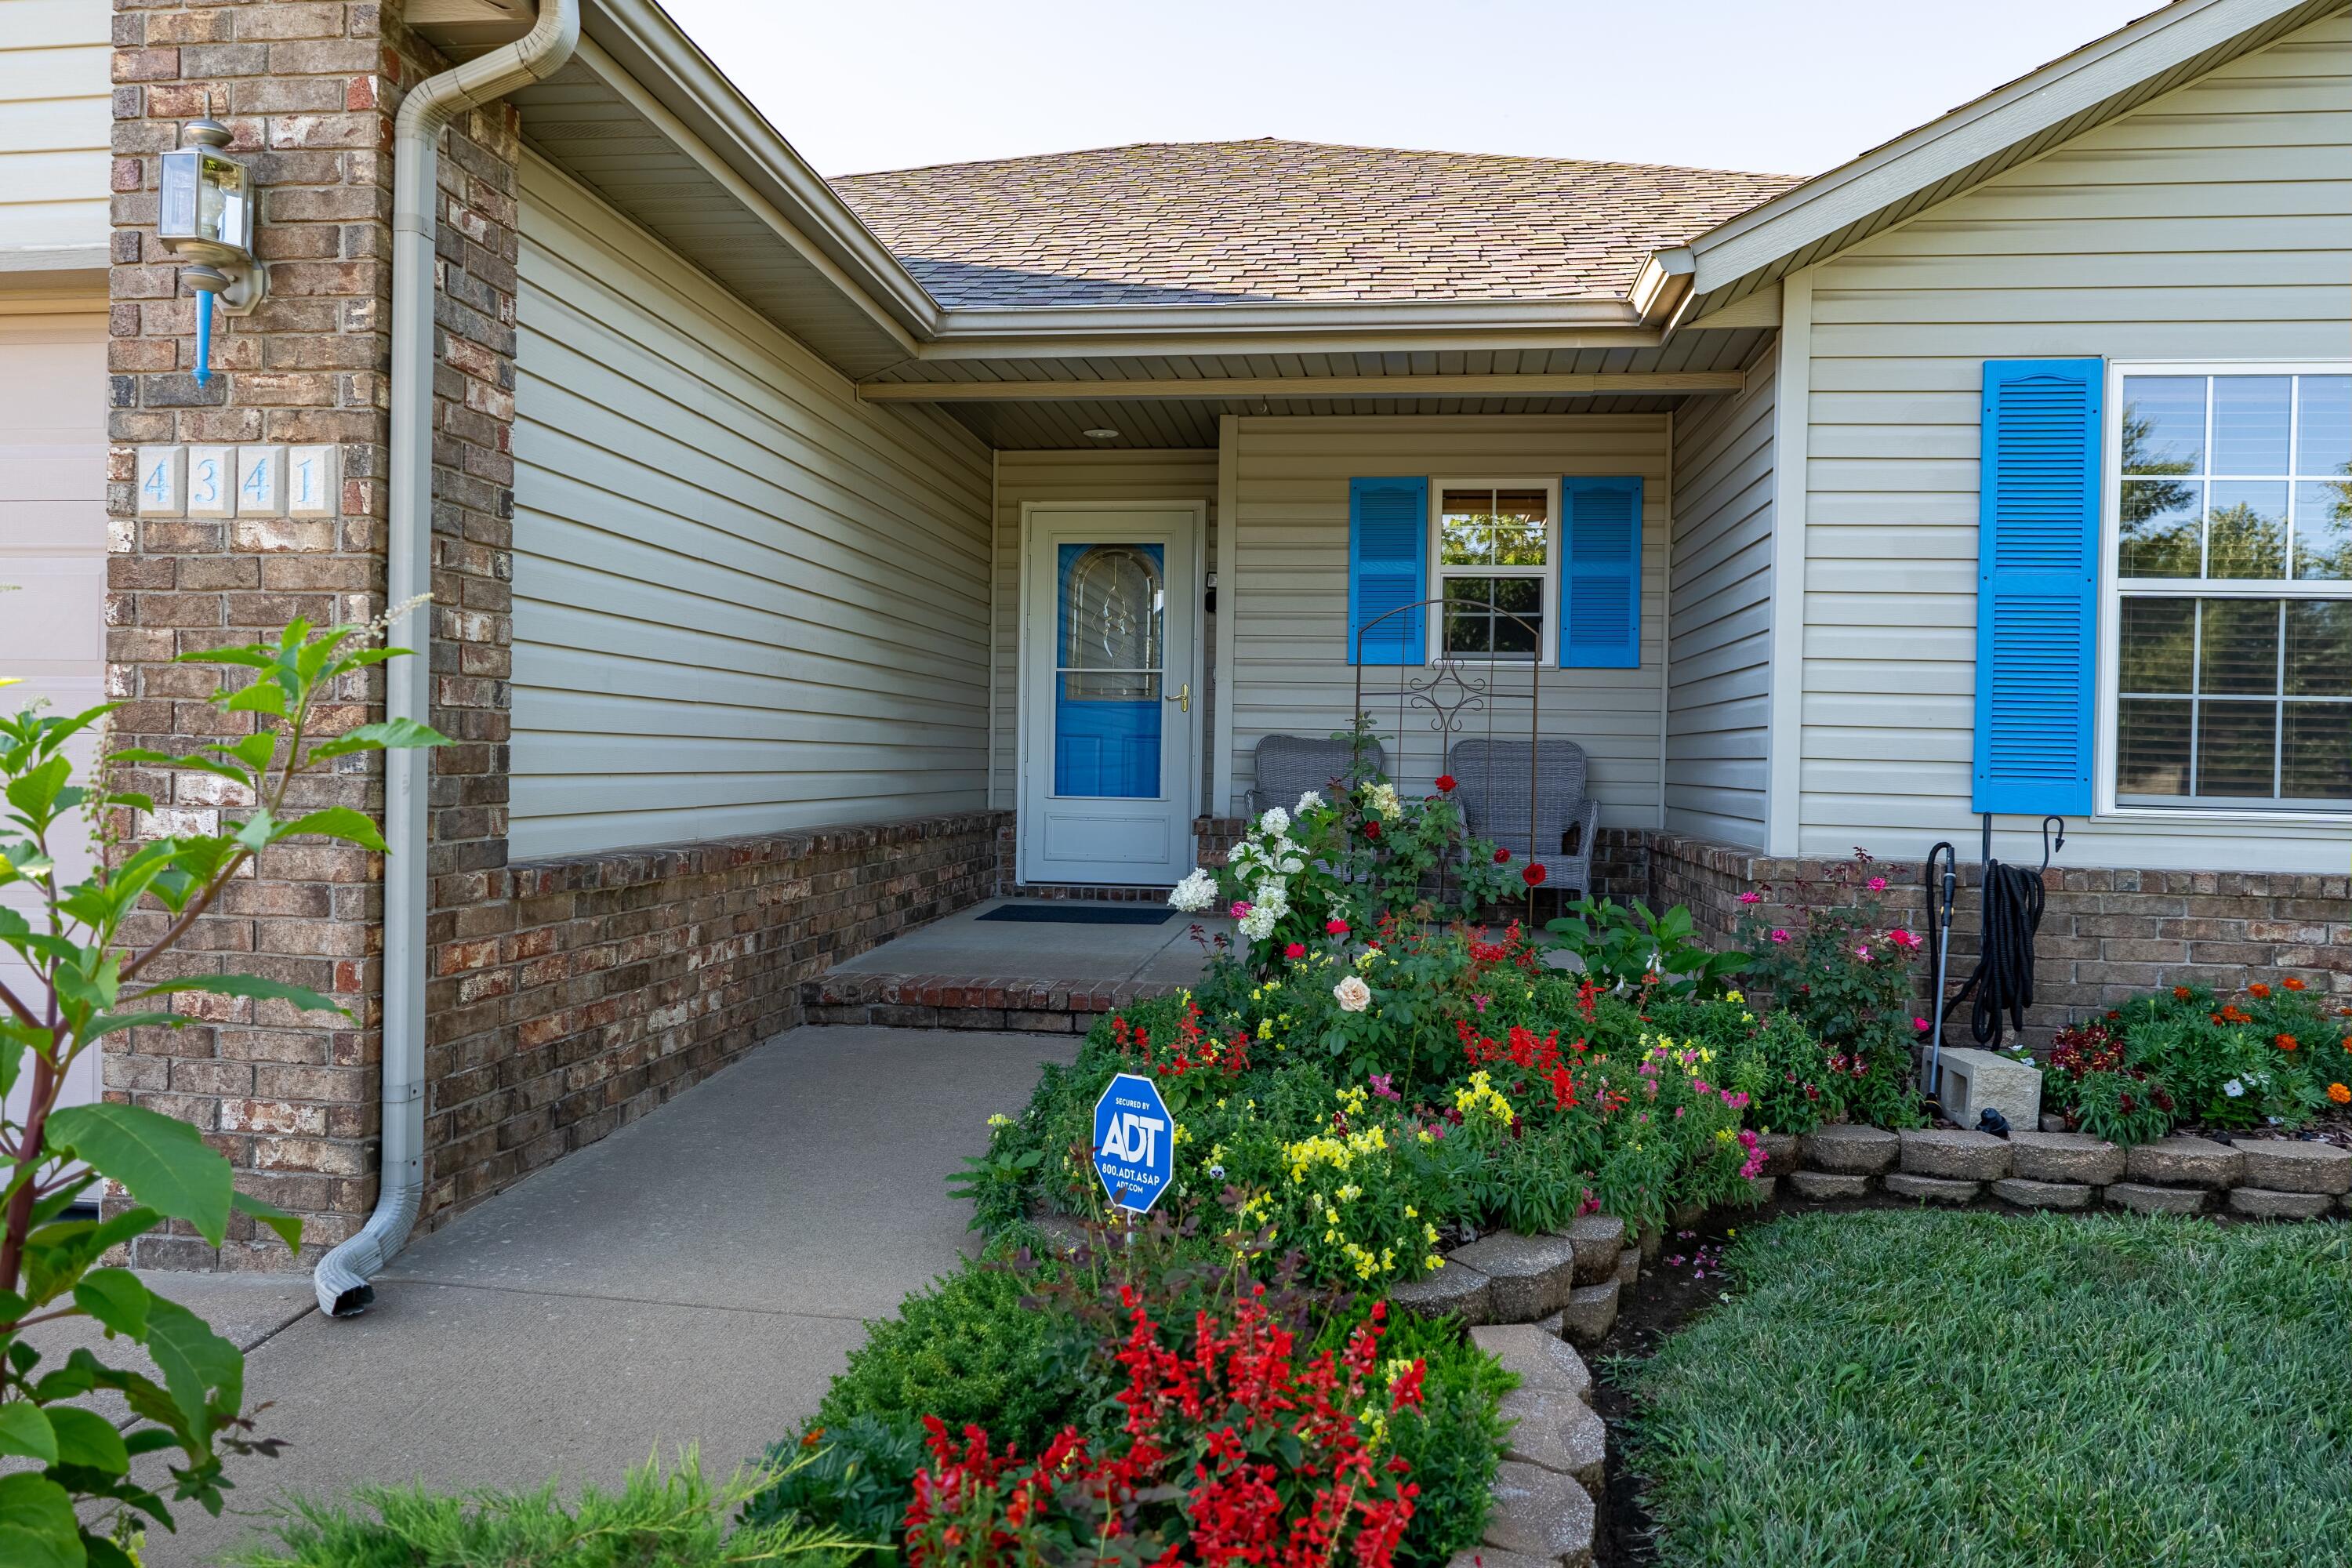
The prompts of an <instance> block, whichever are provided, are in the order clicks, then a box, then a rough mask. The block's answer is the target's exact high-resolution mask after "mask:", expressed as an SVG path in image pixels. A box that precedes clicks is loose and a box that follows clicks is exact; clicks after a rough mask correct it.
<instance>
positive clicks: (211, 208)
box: [155, 120, 269, 383]
mask: <svg viewBox="0 0 2352 1568" xmlns="http://www.w3.org/2000/svg"><path fill="white" fill-rule="evenodd" d="M180 140H181V142H184V145H183V146H180V147H177V148H174V149H173V151H171V152H169V153H164V154H163V199H162V203H161V205H160V206H159V207H158V209H157V213H156V220H155V237H156V238H157V239H158V240H160V241H162V242H163V248H164V249H166V250H169V251H171V252H172V253H173V255H175V256H184V257H186V258H188V262H189V264H188V265H187V266H186V267H184V268H181V276H182V277H184V278H185V279H187V280H188V287H189V288H191V289H194V290H195V291H196V380H197V381H198V382H199V383H201V382H205V381H207V380H209V379H211V376H212V348H213V302H214V300H219V301H220V308H221V309H222V310H226V311H227V312H228V313H229V314H230V315H232V316H243V315H247V314H249V313H251V311H252V310H253V308H254V307H255V306H257V305H258V304H260V303H261V301H262V300H263V298H264V297H265V296H266V295H267V294H268V291H269V273H268V268H264V267H263V266H262V265H261V264H260V263H259V262H257V261H256V260H255V259H254V258H253V210H254V207H255V205H257V196H256V192H255V189H254V180H253V172H252V171H251V170H250V169H248V168H247V167H246V165H245V163H244V162H243V160H241V159H237V158H233V157H231V156H230V155H229V154H228V153H227V152H226V151H225V149H226V147H227V146H228V144H229V142H230V140H231V132H230V131H229V128H228V127H227V126H226V125H223V124H222V123H221V122H220V121H217V120H192V121H188V123H187V124H185V125H184V126H182V127H181V128H180Z"/></svg>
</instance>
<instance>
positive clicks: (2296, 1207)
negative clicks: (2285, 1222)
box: [2230, 1187, 2336, 1219]
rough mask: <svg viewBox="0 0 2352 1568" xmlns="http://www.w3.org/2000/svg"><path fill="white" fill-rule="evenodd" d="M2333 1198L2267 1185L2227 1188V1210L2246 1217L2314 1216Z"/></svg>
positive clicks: (2317, 1215)
mask: <svg viewBox="0 0 2352 1568" xmlns="http://www.w3.org/2000/svg"><path fill="white" fill-rule="evenodd" d="M2335 1201H2336V1200H2335V1198H2334V1197H2333V1196H2332V1195H2331V1194H2326V1193H2282V1192H2273V1190H2271V1189H2270V1188H2268V1187H2231V1189H2230V1212H2231V1214H2236V1215H2245V1216H2246V1217H2247V1218H2248V1219H2317V1218H2318V1217H2319V1216H2320V1215H2324V1214H2326V1212H2327V1207H2328V1205H2330V1204H2332V1203H2333V1202H2335Z"/></svg>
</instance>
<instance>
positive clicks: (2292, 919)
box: [1648, 834, 2352, 1037]
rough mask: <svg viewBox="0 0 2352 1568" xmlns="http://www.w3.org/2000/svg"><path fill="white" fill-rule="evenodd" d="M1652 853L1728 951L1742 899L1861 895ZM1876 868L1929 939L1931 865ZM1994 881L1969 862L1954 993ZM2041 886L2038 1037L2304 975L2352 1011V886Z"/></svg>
mask: <svg viewBox="0 0 2352 1568" xmlns="http://www.w3.org/2000/svg"><path fill="white" fill-rule="evenodd" d="M1648 858H1649V868H1650V889H1651V901H1652V903H1653V905H1654V906H1662V905H1669V904H1677V903H1680V904H1687V905H1689V906H1690V908H1691V910H1692V913H1693V915H1694V916H1695V917H1696V920H1697V922H1698V925H1699V929H1700V930H1701V931H1704V932H1706V933H1707V934H1708V936H1709V937H1710V938H1711V939H1713V940H1714V941H1715V942H1717V944H1718V945H1727V944H1728V942H1729V940H1730V937H1731V933H1732V931H1734V929H1735V928H1736V926H1737V923H1738V918H1739V916H1740V914H1741V913H1742V912H1743V911H1745V910H1749V909H1750V908H1751V906H1747V905H1742V904H1741V903H1740V902H1739V901H1738V900H1739V895H1740V894H1741V893H1743V892H1746V891H1749V890H1751V889H1753V890H1756V891H1759V892H1762V893H1763V894H1764V895H1765V897H1764V900H1763V901H1761V902H1759V903H1758V904H1756V905H1754V906H1752V909H1753V910H1754V912H1756V913H1757V914H1759V915H1760V916H1761V917H1763V918H1764V919H1765V920H1766V921H1768V923H1769V924H1771V925H1777V926H1783V927H1787V928H1789V929H1792V930H1793V929H1796V928H1797V927H1799V926H1801V924H1802V923H1803V921H1805V919H1806V917H1807V914H1808V911H1810V910H1814V909H1819V908H1823V907H1827V906H1831V905H1835V904H1840V903H1845V902H1849V901H1851V900H1852V898H1853V892H1852V890H1851V888H1850V887H1849V885H1848V880H1847V879H1848V876H1849V872H1848V863H1847V862H1843V861H1833V860H1807V859H1790V858H1771V857H1767V856H1761V855H1758V854H1756V853H1754V852H1753V851H1750V850H1745V849H1738V848H1735V847H1731V846H1728V845H1723V844H1716V843H1711V842H1709V841H1707V840H1705V839H1697V838H1688V837H1680V836H1677V835H1672V834H1652V835H1650V836H1649V844H1648ZM1872 870H1873V871H1874V872H1875V873H1877V874H1879V875H1883V876H1885V878H1886V879H1887V884H1888V885H1887V889H1886V891H1885V907H1886V909H1887V910H1888V912H1889V914H1890V916H1892V917H1895V918H1899V919H1902V920H1904V921H1908V922H1909V923H1910V925H1911V927H1912V929H1913V930H1915V931H1922V932H1923V933H1924V931H1925V928H1926V920H1927V900H1926V892H1925V889H1923V887H1922V885H1921V882H1920V867H1919V863H1918V862H1916V861H1885V862H1880V863H1879V864H1877V865H1876V866H1874V867H1873V868H1872ZM1981 880H1982V879H1981V875H1980V872H1979V867H1978V865H1977V864H1976V863H1975V862H1974V861H1972V860H1969V859H1963V860H1962V862H1961V864H1960V867H1959V893H1958V898H1957V899H1956V900H1954V908H1953V915H1952V954H1951V961H1950V964H1949V973H1950V977H1951V984H1952V985H1953V986H1955V987H1957V986H1958V984H1959V982H1960V981H1962V980H1964V979H1965V978H1966V977H1967V976H1968V974H1969V971H1970V970H1972V969H1973V968H1974V967H1975V966H1976V960H1977V953H1978V942H1977V933H1978V931H1979V929H1980V921H1981V908H1982V905H1981V900H1980V898H1979V892H1980V887H1981ZM2042 883H2043V887H2044V889H2045V897H2046V900H2047V902H2046V904H2045V907H2044V910H2043V913H2042V926H2041V930H2040V932H2039V933H2038V936H2037V938H2036V941H2035V943H2034V960H2035V962H2034V981H2033V990H2034V1004H2035V1005H2034V1009H2033V1011H2032V1013H2031V1014H2030V1015H2028V1025H2029V1030H2030V1032H2031V1033H2032V1035H2033V1036H2034V1037H2039V1036H2041V1035H2042V1034H2044V1033H2046V1032H2047V1031H2049V1030H2051V1029H2053V1028H2057V1027H2061V1026H2063V1025H2065V1024H2067V1023H2070V1022H2073V1021H2074V1020H2076V1019H2078V1018H2082V1017H2084V1016H2091V1015H2094V1014H2096V1013H2099V1012H2103V1011H2105V1009H2106V1008H2108V1007H2110V1006H2113V1005H2115V1004H2116V1003H2117V1002H2120V1001H2122V1000H2124V999H2126V997H2129V996H2132V995H2135V994H2139V993H2142V992H2146V991H2149V990H2154V989H2157V988H2159V987H2164V986H2170V985H2180V984H2203V985H2210V986H2213V987H2214V988H2216V989H2217V990H2221V991H2231V990H2235V989H2237V988H2239V987H2242V986H2243V985H2245V984H2248V983H2249V982H2252V981H2255V980H2273V979H2277V978H2281V977H2284V976H2287V975H2294V976H2296V977H2297V978H2300V979H2301V980H2302V981H2303V982H2304V983H2305V984H2306V985H2308V986H2309V987H2310V988H2311V990H2312V991H2313V992H2314V993H2315V994H2319V995H2323V996H2333V997H2335V998H2337V999H2338V1001H2339V1004H2340V1005H2352V878H2347V877H2344V876H2340V875H2320V874H2311V873H2305V874H2292V875H2290V874H2278V875H2263V874H2258V873H2250V872H2237V871H2140V870H2131V869H2123V868H2073V867H2069V866H2067V865H2066V864H2065V858H2064V856H2063V853H2062V854H2061V855H2060V857H2059V858H2058V859H2057V861H2056V863H2055V864H2053V866H2052V867H2051V868H2050V869H2049V870H2048V871H2047V872H2046V873H2045V874H2044V875H2043V878H2042ZM1921 994H1922V996H1923V997H1924V996H1925V995H1926V994H1927V990H1926V987H1925V985H1924V984H1923V987H1922V991H1921Z"/></svg>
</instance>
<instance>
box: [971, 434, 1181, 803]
mask: <svg viewBox="0 0 2352 1568" xmlns="http://www.w3.org/2000/svg"><path fill="white" fill-rule="evenodd" d="M1131 500H1171V501H1199V502H1201V503H1202V504H1203V505H1204V506H1206V507H1207V508H1208V509H1209V537H1208V538H1207V539H1205V540H1203V541H1202V552H1203V560H1204V562H1209V563H1213V562H1214V561H1215V560H1216V558H1217V556H1216V531H1217V454H1216V453H1215V451H1213V450H1210V451H1188V450H1184V449H1181V448H1175V449H1157V448H1155V449H1151V450H1132V451H1121V450H1118V448H1116V447H1111V448H1105V449H1100V450H1094V451H1084V452H1000V453H998V454H997V458H996V561H995V584H996V586H995V599H994V626H995V644H994V647H995V655H994V658H993V660H992V668H993V671H994V677H993V688H994V700H993V701H992V705H991V714H992V722H991V730H992V734H993V736H994V741H993V743H992V747H991V750H990V757H989V773H988V799H989V804H990V805H993V806H997V807H999V808H1001V809H1003V810H1006V811H1010V810H1012V809H1013V807H1014V806H1015V805H1016V804H1017V803H1018V801H1019V798H1020V793H1021V771H1020V757H1019V754H1018V748H1019V746H1020V743H1021V742H1020V735H1021V712H1020V702H1021V686H1020V668H1021V508H1022V505H1023V503H1024V502H1028V501H1056V502H1064V503H1068V502H1082V501H1131ZM1208 569H1209V568H1208V567H1207V566H1206V565H1204V566H1203V568H1202V570H1203V571H1204V572H1205V571H1207V570H1208ZM1198 624H1199V626H1200V628H1201V646H1202V647H1203V648H1204V649H1207V650H1209V653H1210V656H1211V661H1212V662H1213V658H1214V652H1215V648H1216V638H1215V635H1214V628H1215V625H1216V617H1214V616H1202V617H1201V619H1200V622H1199V623H1198ZM1171 657H1173V650H1171ZM1209 687H1210V693H1209V694H1208V695H1206V696H1204V697H1203V699H1202V701H1199V702H1195V703H1194V704H1193V705H1192V706H1193V712H1194V715H1195V721H1196V722H1197V723H1198V724H1199V725H1200V726H1201V737H1202V746H1201V754H1202V757H1203V759H1206V758H1207V756H1208V754H1209V746H1208V737H1209V736H1211V735H1212V734H1213V733H1214V732H1215V711H1216V710H1215V708H1214V705H1213V704H1214V701H1215V698H1214V695H1213V694H1214V690H1215V677H1214V673H1213V672H1212V674H1211V679H1210V681H1209Z"/></svg>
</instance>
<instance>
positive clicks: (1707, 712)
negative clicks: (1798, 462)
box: [1665, 347, 1777, 848]
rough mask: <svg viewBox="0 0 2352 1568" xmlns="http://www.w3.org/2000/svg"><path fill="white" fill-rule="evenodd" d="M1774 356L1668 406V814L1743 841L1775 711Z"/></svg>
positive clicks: (1670, 822) (1761, 792)
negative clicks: (1732, 383)
mask: <svg viewBox="0 0 2352 1568" xmlns="http://www.w3.org/2000/svg"><path fill="white" fill-rule="evenodd" d="M1776 364H1777V360H1776V357H1775V355H1774V353H1773V352H1772V351H1771V350H1770V349H1769V347H1768V348H1767V349H1766V350H1765V352H1764V353H1762V354H1761V355H1760V356H1759V358H1758V360H1757V362H1756V363H1755V364H1754V365H1753V366H1752V367H1751V368H1750V369H1749V371H1748V385H1747V386H1746V387H1745V388H1744V389H1743V390H1742V391H1740V392H1739V393H1738V395H1734V396H1729V397H1695V398H1692V399H1691V400H1690V401H1689V402H1688V403H1686V404H1685V405H1683V408H1682V410H1681V412H1679V413H1677V414H1676V415H1675V452H1674V458H1675V462H1674V472H1675V487H1674V489H1675V507H1674V510H1675V521H1674V542H1673V565H1672V568H1671V570H1670V573H1669V584H1670V586H1669V590H1668V596H1669V600H1670V603H1671V609H1672V614H1671V616H1670V617H1669V621H1668V625H1669V626H1670V627H1671V629H1672V630H1671V654H1672V657H1671V658H1669V659H1668V660H1667V691H1666V799H1665V826H1666V828H1667V830H1668V831H1670V832H1675V833H1688V834H1692V835H1695V836H1696V837H1702V838H1712V839H1717V840H1719V841H1721V842H1723V843H1727V844H1738V845H1741V846H1744V847H1749V848H1762V847H1764V824H1765V814H1764V800H1765V790H1766V777H1765V774H1766V769H1767V765H1768V763H1767V750H1766V738H1767V732H1768V731H1769V727H1770V723H1771V701H1772V697H1771V664H1772V482H1773V473H1772V435H1773V424H1772V420H1773V391H1774V374H1773V373H1774V369H1775V366H1776Z"/></svg>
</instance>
